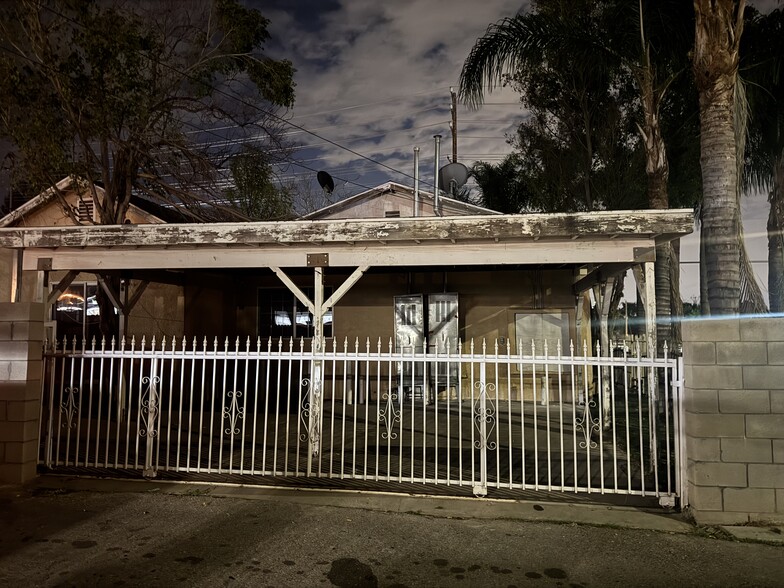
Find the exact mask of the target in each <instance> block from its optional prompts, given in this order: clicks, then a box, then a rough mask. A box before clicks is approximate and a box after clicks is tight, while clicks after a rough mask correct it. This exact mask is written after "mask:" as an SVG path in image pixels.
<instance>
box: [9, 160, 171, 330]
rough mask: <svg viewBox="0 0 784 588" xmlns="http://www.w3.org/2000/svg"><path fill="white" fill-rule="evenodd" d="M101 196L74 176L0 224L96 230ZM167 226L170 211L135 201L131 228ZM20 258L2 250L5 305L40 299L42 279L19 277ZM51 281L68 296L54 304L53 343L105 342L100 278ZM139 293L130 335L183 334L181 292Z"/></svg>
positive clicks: (157, 288) (166, 288) (160, 288)
mask: <svg viewBox="0 0 784 588" xmlns="http://www.w3.org/2000/svg"><path fill="white" fill-rule="evenodd" d="M95 191H96V193H95V195H93V194H91V193H89V191H88V189H87V186H86V185H84V184H80V183H79V182H78V181H77V180H76V179H75V178H74V177H73V176H68V177H66V178H63V179H62V180H60V181H59V182H58V183H57V184H56V185H55V186H53V187H52V188H50V189H48V190H45V191H44V192H42V193H41V194H39V195H37V196H35V197H34V198H32V199H31V200H29V201H28V202H26V203H25V204H23V205H22V206H20V207H19V208H17V209H15V210H13V211H11V212H10V213H9V214H8V215H6V216H5V217H3V218H0V228H12V227H16V228H36V227H74V226H80V225H92V224H94V223H95V222H96V209H95V202H94V198H102V197H103V194H104V190H103V188H101V187H100V186H95ZM66 210H69V212H66ZM167 220H172V217H171V214H168V213H167V211H166V210H164V209H161V208H160V207H158V206H156V205H154V204H153V203H152V202H149V201H147V200H144V199H141V198H135V197H134V198H133V199H132V200H131V204H130V206H129V208H128V212H127V215H126V220H125V222H126V223H127V224H153V225H160V224H162V223H165V222H167ZM20 255H21V253H20V250H12V249H8V248H3V247H1V246H0V302H8V301H11V300H33V299H34V297H35V296H36V288H37V284H36V275H35V274H34V273H27V274H25V275H22V274H21V272H19V268H21V264H20V263H19V259H20ZM77 269H78V268H77ZM66 276H68V279H69V282H68V283H67V284H66V283H65V282H63V279H64V278H65V277H66ZM48 279H49V280H50V281H52V282H54V283H59V284H60V285H61V286H62V291H60V292H58V295H57V297H56V299H53V300H52V303H53V308H52V311H51V313H50V314H48V315H47V324H48V328H47V330H48V336H49V338H50V339H52V338H54V337H57V338H58V339H61V338H63V337H67V338H68V339H69V340H71V339H73V338H74V337H76V338H77V339H79V340H82V339H87V340H90V339H92V337H99V338H100V332H99V329H98V308H97V303H96V299H95V295H96V292H97V290H98V288H99V285H98V277H97V276H96V275H95V274H92V273H87V272H77V273H73V274H68V273H67V272H53V273H52V274H51V275H50V276H48ZM136 293H138V297H137V299H136V303H135V304H134V305H133V308H132V309H131V308H130V307H129V308H128V312H129V315H130V316H129V317H128V322H129V329H128V330H127V332H128V333H129V334H135V333H137V334H139V335H141V334H146V335H148V336H152V335H158V336H159V337H160V336H162V335H163V334H164V333H165V334H167V335H172V334H179V335H181V334H182V328H183V319H182V316H183V314H182V313H183V301H184V296H183V292H182V288H181V287H179V286H171V285H167V284H156V283H151V284H148V285H147V286H145V287H144V288H143V289H140V290H137V291H136ZM47 294H48V292H47Z"/></svg>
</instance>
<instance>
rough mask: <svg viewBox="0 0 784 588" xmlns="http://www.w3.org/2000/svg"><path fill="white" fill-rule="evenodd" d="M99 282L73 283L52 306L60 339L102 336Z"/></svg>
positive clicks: (98, 337) (88, 338)
mask: <svg viewBox="0 0 784 588" xmlns="http://www.w3.org/2000/svg"><path fill="white" fill-rule="evenodd" d="M97 293H98V284H96V283H94V282H92V283H90V282H85V283H76V284H71V285H70V286H69V287H68V289H66V291H65V292H63V293H62V294H60V297H59V298H58V299H57V302H55V303H54V305H53V306H52V314H53V315H54V316H52V319H54V321H55V323H56V330H55V333H56V334H55V336H56V337H57V340H58V341H62V340H63V337H67V339H68V342H69V343H70V342H72V341H73V339H74V337H76V340H77V341H78V342H81V341H82V340H86V341H87V344H88V345H89V344H90V341H92V338H93V337H95V338H96V340H100V338H101V311H100V309H99V308H98V300H97V299H96V295H97Z"/></svg>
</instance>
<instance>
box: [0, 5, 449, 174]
mask: <svg viewBox="0 0 784 588" xmlns="http://www.w3.org/2000/svg"><path fill="white" fill-rule="evenodd" d="M41 6H42V8H44V9H46V10H48V11H50V12H51V13H53V14H55V15H57V16H59V17H61V18H64V19H65V20H67V21H69V22H72V23H73V24H75V25H77V26H80V27H82V28H84V26H83V25H82V24H81V23H79V22H77V21H75V20H74V19H72V18H70V17H68V16H66V15H64V14H62V13H60V12H58V11H56V10H54V9H53V8H51V7H49V6H46V5H41ZM3 49H5V48H3ZM136 53H137V54H139V55H140V56H142V57H144V58H145V59H147V60H149V61H150V62H152V63H154V64H156V65H159V66H161V67H165V68H166V69H169V70H171V71H173V72H174V73H176V74H178V75H180V76H184V77H186V78H188V79H190V80H191V81H193V80H195V79H196V78H195V77H194V76H192V75H190V74H188V73H186V72H183V71H181V70H178V69H177V68H175V67H173V66H171V65H169V64H168V63H164V62H162V61H158V60H155V59H153V58H152V57H150V56H149V55H146V54H144V53H142V52H140V51H136ZM18 55H20V54H18ZM20 56H21V57H25V58H26V56H23V55H20ZM27 59H29V58H27ZM30 61H31V62H33V63H35V62H34V61H33V60H30ZM197 81H199V83H202V84H203V81H202V80H197ZM206 86H207V87H208V88H210V89H211V90H213V91H214V92H217V93H218V94H222V95H223V96H226V97H227V98H229V99H230V100H235V101H237V102H239V103H241V104H244V105H245V106H248V107H250V108H253V109H254V110H256V111H258V112H260V113H262V114H264V115H266V116H269V117H271V118H274V119H276V120H279V121H280V122H282V123H284V124H287V125H289V126H291V127H294V128H295V129H299V130H300V131H302V132H304V133H307V134H309V135H312V136H314V137H316V138H318V139H321V140H322V141H326V142H327V143H329V144H330V145H333V146H335V147H337V148H338V149H343V150H344V151H347V152H349V153H351V154H353V155H356V156H357V157H361V158H362V159H366V160H368V161H370V162H372V163H374V164H376V165H378V166H379V167H383V168H385V169H388V170H390V171H393V172H395V173H397V174H400V175H402V176H405V177H407V178H411V179H412V180H414V179H416V178H414V176H412V175H411V174H407V173H405V172H402V171H400V170H397V169H395V168H393V167H391V166H389V165H387V164H385V163H382V162H380V161H378V160H375V159H373V158H372V157H368V156H366V155H363V154H362V153H359V152H358V151H355V150H353V149H351V148H349V147H345V146H343V145H341V144H340V143H338V142H336V141H333V140H331V139H328V138H327V137H324V136H323V135H319V134H318V133H315V132H313V131H309V130H308V129H306V128H305V127H303V126H301V125H298V124H296V123H293V122H291V121H289V120H287V119H285V118H283V117H281V116H279V115H277V114H275V113H273V112H269V111H267V110H264V109H263V108H261V107H259V106H257V105H256V104H253V103H251V102H248V101H247V100H245V99H243V98H240V97H239V96H235V95H232V94H229V93H228V92H226V91H224V90H222V89H220V88H216V87H215V86H214V85H212V84H206ZM420 181H421V180H420ZM425 183H426V184H428V185H430V186H433V187H434V188H436V186H435V185H434V184H431V183H428V182H425Z"/></svg>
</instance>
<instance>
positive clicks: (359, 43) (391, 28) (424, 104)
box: [0, 0, 778, 300]
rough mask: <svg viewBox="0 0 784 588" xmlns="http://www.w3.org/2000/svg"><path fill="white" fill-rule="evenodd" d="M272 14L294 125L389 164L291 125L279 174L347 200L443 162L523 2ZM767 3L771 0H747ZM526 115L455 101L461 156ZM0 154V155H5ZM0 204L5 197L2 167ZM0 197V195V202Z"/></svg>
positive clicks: (485, 156)
mask: <svg viewBox="0 0 784 588" xmlns="http://www.w3.org/2000/svg"><path fill="white" fill-rule="evenodd" d="M245 3H246V4H247V5H248V6H252V7H256V8H259V9H260V10H261V11H262V13H263V14H264V15H265V16H266V17H267V18H269V19H270V33H271V35H272V38H271V40H270V41H269V43H268V45H267V51H268V52H269V54H270V55H271V56H272V57H276V58H283V57H285V58H287V59H290V60H291V61H292V62H293V63H294V66H295V67H296V69H297V73H296V77H295V79H296V83H297V87H296V93H297V95H296V103H295V106H294V108H293V109H292V110H291V111H290V112H288V113H285V117H286V118H287V119H288V120H290V121H291V122H292V123H294V124H296V125H299V126H301V127H304V128H305V129H307V130H309V131H312V132H314V133H317V134H318V135H321V137H323V138H324V139H328V140H330V141H333V142H335V143H338V144H339V145H341V146H344V147H348V148H350V149H351V150H353V151H355V152H357V153H359V154H362V155H364V156H366V157H367V158H370V159H373V160H375V161H377V162H380V163H383V164H385V165H387V166H389V167H390V168H392V169H393V170H396V171H392V170H390V169H388V168H384V167H381V166H379V165H377V164H376V163H373V162H371V161H368V160H367V159H363V158H362V157H360V156H358V155H356V154H355V153H351V152H349V151H347V150H345V149H341V148H339V147H336V146H335V145H332V144H330V143H328V142H326V141H325V140H324V139H322V138H318V137H315V136H313V135H311V134H308V133H307V132H303V131H301V130H299V129H296V128H294V127H290V128H289V129H288V130H287V131H286V132H287V138H288V139H289V140H290V141H292V142H293V143H295V144H296V145H298V146H299V147H298V148H297V149H296V150H295V152H294V153H293V160H294V161H295V162H296V163H295V164H291V165H288V166H286V167H284V168H281V170H280V176H281V179H282V180H283V181H286V182H296V183H297V184H299V185H308V184H309V185H311V186H313V185H315V176H316V171H318V170H325V171H328V172H329V173H330V174H332V176H333V177H334V178H335V184H336V195H339V196H341V197H342V196H347V195H351V194H355V193H357V192H360V191H363V190H364V189H366V188H367V187H372V186H375V185H378V184H381V183H383V182H386V181H389V180H394V181H398V182H401V183H404V184H409V185H412V184H413V179H412V178H411V176H412V175H413V148H414V147H416V146H418V147H420V149H421V153H420V157H421V161H420V173H421V176H422V183H423V187H424V188H425V189H428V186H427V184H428V183H431V182H432V178H433V166H434V160H433V138H432V137H433V135H434V134H437V133H438V134H440V135H442V136H443V142H442V147H441V155H442V157H441V160H440V165H444V164H446V163H448V160H447V157H450V156H451V152H452V144H451V133H450V130H449V120H450V111H449V104H450V95H449V88H450V86H456V85H457V83H458V78H459V74H460V69H461V67H462V64H463V61H464V60H465V58H466V57H467V55H468V53H469V51H470V49H471V47H472V46H473V44H474V42H475V41H476V39H477V38H478V37H480V36H481V35H482V34H483V33H484V31H485V30H486V29H487V27H488V25H489V24H491V23H494V22H497V21H498V20H500V19H501V18H504V17H508V16H513V15H514V14H515V13H517V12H518V11H519V10H521V9H525V8H526V7H527V2H521V1H520V0H481V1H477V0H395V1H394V2H371V1H369V0H245ZM750 4H751V5H753V6H755V7H757V8H758V9H759V10H762V11H768V10H771V9H772V8H774V7H775V6H777V5H778V2H777V0H759V1H757V2H751V3H750ZM524 116H525V112H524V111H523V109H522V108H521V106H520V104H519V97H518V96H517V95H516V94H515V93H514V92H513V91H511V90H507V89H503V90H496V91H494V92H492V93H491V94H487V95H486V103H485V105H484V106H483V107H482V108H480V109H478V110H476V111H470V110H468V109H467V108H465V107H463V106H458V131H459V133H458V143H459V145H458V147H459V150H458V160H459V161H461V162H463V163H465V164H466V165H468V166H470V165H471V164H472V163H473V162H474V161H476V160H479V159H481V160H484V161H490V162H498V161H500V160H501V159H502V158H503V157H504V156H505V155H506V154H508V153H509V152H510V150H511V148H510V146H509V145H508V143H507V140H506V137H507V135H508V134H510V133H513V132H514V130H515V128H516V126H517V125H518V124H519V123H520V121H521V120H522V119H523V117H524ZM3 155H4V153H0V157H2V156H3ZM1 175H2V176H3V177H2V178H0V183H2V185H0V201H2V200H4V198H5V196H6V194H7V179H8V178H7V173H3V174H1ZM0 203H2V202H0ZM766 218H767V203H766V201H765V197H764V196H761V195H757V196H756V197H753V196H752V197H751V198H749V199H747V201H746V202H744V223H745V227H746V229H745V230H746V236H747V239H748V240H749V251H750V256H751V258H752V260H754V261H755V262H759V263H755V267H756V268H757V269H758V271H759V273H760V278H761V279H760V285H761V286H762V287H763V291H765V292H766V290H767V289H766V280H767V278H766V267H765V266H766V262H765V260H766V238H765V219H766ZM695 243H696V238H695V236H692V238H691V239H686V242H685V243H684V252H683V261H684V262H686V263H685V264H684V266H683V272H682V273H683V291H684V298H685V299H687V300H688V299H689V298H690V297H692V296H696V294H697V289H696V286H697V274H698V272H696V263H694V262H695V260H696V259H697V251H696V247H695V246H694V245H695Z"/></svg>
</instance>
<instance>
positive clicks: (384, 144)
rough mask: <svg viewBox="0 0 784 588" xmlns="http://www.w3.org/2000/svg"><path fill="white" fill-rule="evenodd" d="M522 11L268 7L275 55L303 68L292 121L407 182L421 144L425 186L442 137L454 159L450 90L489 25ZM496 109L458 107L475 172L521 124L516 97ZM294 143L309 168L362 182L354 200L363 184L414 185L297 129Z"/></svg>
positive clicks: (497, 7)
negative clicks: (393, 182)
mask: <svg viewBox="0 0 784 588" xmlns="http://www.w3.org/2000/svg"><path fill="white" fill-rule="evenodd" d="M519 9H520V1H519V0H513V1H512V0H487V1H485V2H476V1H474V0H453V1H449V0H427V1H426V0H407V1H400V2H394V3H370V2H364V1H362V0H342V1H341V2H332V3H328V4H325V5H323V6H322V5H321V4H317V3H313V2H306V3H304V4H303V3H301V2H299V3H298V2H295V3H290V4H283V3H282V2H281V3H278V4H277V5H276V4H274V3H273V6H272V8H263V7H262V11H263V13H264V14H265V16H267V17H268V18H269V19H270V20H271V25H270V32H271V33H272V35H273V39H274V41H275V43H276V44H275V45H272V46H271V49H272V51H273V52H274V55H275V57H286V58H288V59H291V60H292V61H293V63H294V65H295V67H296V68H297V75H296V81H297V101H296V104H295V106H294V108H293V110H292V111H291V112H290V113H289V115H290V120H291V121H292V122H293V123H295V124H298V125H301V126H303V127H305V128H306V129H308V130H310V131H313V132H315V133H318V134H319V135H321V136H322V137H325V138H327V139H330V140H332V141H334V142H336V143H339V144H340V145H344V146H346V147H349V148H350V149H352V150H353V151H356V152H357V153H361V154H362V155H365V156H367V157H370V158H372V159H375V160H378V161H380V162H382V163H385V164H387V165H389V166H390V167H393V168H395V169H399V170H401V171H403V172H404V173H405V174H409V175H413V163H412V162H413V148H414V147H415V146H419V147H420V148H421V149H422V168H421V169H422V176H423V181H429V180H430V179H432V178H430V177H429V176H432V171H430V170H432V168H433V166H432V159H430V163H427V161H428V158H432V153H433V147H432V144H433V139H432V137H433V135H434V134H436V133H439V134H441V135H443V137H444V142H443V147H442V153H443V154H444V155H445V156H446V155H451V133H450V128H449V122H450V110H449V103H450V98H449V87H450V86H456V85H457V83H458V79H459V75H460V69H461V67H462V64H463V61H464V60H465V58H466V57H467V56H468V53H469V51H470V49H471V47H472V46H473V44H474V42H475V41H476V39H477V38H478V37H480V36H481V35H482V34H483V33H484V32H485V30H486V29H487V27H488V25H489V24H491V23H493V22H496V21H498V20H500V19H501V18H503V17H506V16H512V15H514V14H515V13H516V12H517V11H518V10H519ZM488 102H489V103H490V104H488V105H487V106H485V107H483V108H482V109H481V110H478V111H469V110H467V109H466V108H464V107H463V106H459V107H458V131H459V133H458V139H459V147H460V153H465V154H466V156H465V157H463V156H461V155H460V154H458V157H459V159H460V160H461V161H463V162H464V163H466V164H467V165H471V164H472V163H473V161H474V160H475V159H491V158H493V159H494V158H500V157H502V156H503V155H504V154H506V153H508V152H509V151H510V147H509V145H508V144H507V143H506V134H507V133H509V132H512V131H513V130H514V129H515V128H516V126H517V124H519V122H520V120H521V119H522V116H523V110H522V108H521V106H520V105H519V97H518V96H517V95H516V94H515V93H514V92H512V91H510V90H502V91H499V92H494V93H492V94H490V95H489V96H488ZM472 121H475V122H472ZM474 137H481V138H474ZM289 138H291V139H292V140H295V141H297V142H299V143H301V144H302V145H303V146H304V148H303V149H300V150H298V152H297V157H298V158H300V161H301V163H302V164H304V165H307V166H309V167H313V168H315V169H325V170H328V171H330V173H333V175H335V176H340V177H343V178H345V179H349V180H351V181H353V182H355V184H353V185H349V188H350V189H349V192H357V191H360V190H361V189H362V188H360V187H359V186H358V185H357V184H361V185H364V186H372V185H376V184H378V183H380V182H383V181H386V180H388V179H394V180H397V181H403V182H409V183H410V182H411V179H410V178H406V177H405V175H396V174H394V173H392V172H391V171H390V170H388V169H385V168H383V167H380V166H378V165H374V164H372V163H371V162H368V161H367V160H365V159H363V158H361V157H359V156H357V155H356V154H353V153H350V152H348V151H346V150H342V149H340V148H338V147H335V146H334V145H330V144H325V142H324V141H323V140H321V139H319V138H317V137H314V136H312V135H309V134H307V133H304V132H301V131H298V130H296V129H292V130H291V134H290V135H289ZM445 156H444V158H443V160H442V165H443V164H446V163H447V159H446V157H445ZM308 174H310V175H313V172H311V171H308V170H306V169H304V168H299V169H296V166H294V168H293V173H290V175H302V176H303V177H307V176H308ZM425 176H428V178H426V177H425Z"/></svg>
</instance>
